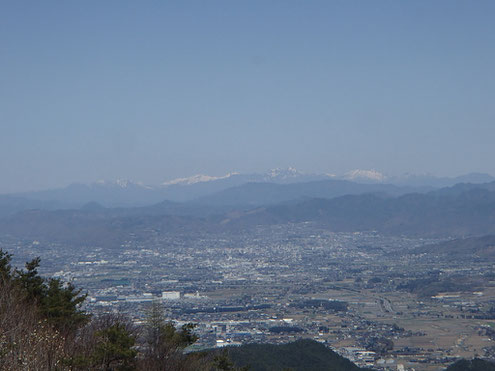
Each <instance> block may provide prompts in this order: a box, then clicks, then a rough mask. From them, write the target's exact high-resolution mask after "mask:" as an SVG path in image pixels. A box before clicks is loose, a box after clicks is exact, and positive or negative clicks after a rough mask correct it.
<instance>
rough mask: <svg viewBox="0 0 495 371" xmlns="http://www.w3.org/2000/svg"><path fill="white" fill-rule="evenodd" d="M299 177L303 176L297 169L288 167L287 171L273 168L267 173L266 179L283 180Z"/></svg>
mask: <svg viewBox="0 0 495 371" xmlns="http://www.w3.org/2000/svg"><path fill="white" fill-rule="evenodd" d="M301 175H304V174H303V173H301V172H299V171H298V170H297V169H295V168H293V167H288V168H287V169H281V168H275V169H270V170H268V171H267V173H266V178H268V179H281V180H283V179H290V178H297V177H299V176H301Z"/></svg>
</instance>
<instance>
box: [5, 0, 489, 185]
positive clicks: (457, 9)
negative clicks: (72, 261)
mask: <svg viewBox="0 0 495 371" xmlns="http://www.w3.org/2000/svg"><path fill="white" fill-rule="evenodd" d="M494 19H495V2H494V1H491V0H490V1H482V0H480V1H476V2H473V1H469V0H467V1H455V0H448V1H442V0H438V1H430V0H425V1H422V0H414V1H395V0H394V1H380V0H375V1H365V0H362V1H353V0H345V1H344V0H342V1H331V0H325V1H312V0H308V1H301V0H298V1H293V0H284V1H276V0H270V1H267V0H262V1H256V0H250V1H241V0H239V1H232V0H225V1H218V0H208V1H204V0H202V1H188V0H184V1H125V0H118V1H117V0H114V1H112V0H108V1H99V0H98V1H96V0H95V1H92V0H86V1H50V0H47V1H23V0H16V1H4V0H0V192H4V193H6V192H16V191H24V190H36V189H45V188H53V187H59V186H64V185H67V184H70V183H72V182H84V183H89V182H93V181H96V180H99V179H107V180H112V179H117V178H126V179H133V180H135V181H143V182H145V183H148V184H158V183H161V182H163V181H165V180H170V179H173V178H176V177H184V176H190V175H193V174H198V173H201V174H209V175H217V176H218V175H222V174H225V173H227V172H231V171H238V172H242V173H253V172H264V171H266V170H267V169H270V168H275V167H289V166H292V167H295V168H297V169H298V170H301V171H304V172H310V173H311V172H315V173H334V174H342V173H344V172H346V171H348V170H351V169H357V168H358V169H377V170H379V171H381V172H383V173H385V174H389V175H400V174H403V173H406V172H408V173H432V174H436V175H439V176H455V175H460V174H464V173H469V172H485V173H490V174H495V161H493V159H494V158H495V146H494V145H493V143H494V139H495V120H494V119H495V99H494V98H495V74H494V66H495V22H494V21H493V20H494Z"/></svg>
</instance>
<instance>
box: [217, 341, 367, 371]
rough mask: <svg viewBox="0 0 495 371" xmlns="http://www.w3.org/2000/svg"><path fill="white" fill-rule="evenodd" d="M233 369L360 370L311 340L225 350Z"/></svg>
mask: <svg viewBox="0 0 495 371" xmlns="http://www.w3.org/2000/svg"><path fill="white" fill-rule="evenodd" d="M226 349H227V352H228V354H229V357H230V358H231V359H232V361H233V362H234V363H235V365H236V366H237V367H244V366H249V370H250V371H268V370H270V371H279V370H280V371H282V370H287V369H289V370H294V371H319V370H321V371H323V370H325V371H358V370H364V369H362V368H360V367H358V366H356V365H355V364H354V363H352V362H351V361H349V360H348V359H346V358H344V357H341V356H340V355H338V354H337V353H335V352H334V351H332V350H331V349H329V348H328V347H326V346H325V345H323V344H320V343H318V342H316V341H313V340H298V341H295V342H293V343H289V344H282V345H274V344H247V345H242V346H237V347H236V346H232V347H228V348H226Z"/></svg>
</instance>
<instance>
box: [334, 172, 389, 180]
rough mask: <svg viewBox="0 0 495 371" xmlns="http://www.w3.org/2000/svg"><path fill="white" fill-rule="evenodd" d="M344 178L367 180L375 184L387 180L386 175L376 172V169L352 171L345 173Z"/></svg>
mask: <svg viewBox="0 0 495 371" xmlns="http://www.w3.org/2000/svg"><path fill="white" fill-rule="evenodd" d="M343 178H344V179H347V180H366V181H373V182H383V181H385V180H386V179H387V177H386V176H385V175H384V174H382V173H380V172H379V171H376V170H375V169H371V170H361V169H356V170H351V171H348V172H347V173H345V174H344V177H343Z"/></svg>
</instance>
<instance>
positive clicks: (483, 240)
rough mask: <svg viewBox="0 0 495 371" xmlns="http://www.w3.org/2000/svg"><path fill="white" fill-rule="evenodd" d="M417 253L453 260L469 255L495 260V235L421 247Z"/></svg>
mask: <svg viewBox="0 0 495 371" xmlns="http://www.w3.org/2000/svg"><path fill="white" fill-rule="evenodd" d="M416 252H418V253H421V252H425V253H432V254H438V255H446V256H450V257H453V258H459V257H460V256H463V255H464V256H465V255H469V256H470V257H480V258H494V257H495V235H489V236H483V237H471V238H465V239H457V240H452V241H447V242H442V243H440V244H434V245H426V246H421V247H420V248H418V249H416Z"/></svg>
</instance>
